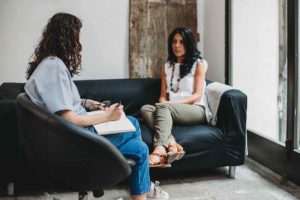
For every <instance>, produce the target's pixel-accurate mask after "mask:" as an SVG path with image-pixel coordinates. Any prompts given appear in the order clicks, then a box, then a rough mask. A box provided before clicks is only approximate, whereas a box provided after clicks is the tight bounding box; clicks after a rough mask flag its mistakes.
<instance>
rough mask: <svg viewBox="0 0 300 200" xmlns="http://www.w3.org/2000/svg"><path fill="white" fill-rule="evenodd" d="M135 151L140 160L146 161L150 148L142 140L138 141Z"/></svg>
mask: <svg viewBox="0 0 300 200" xmlns="http://www.w3.org/2000/svg"><path fill="white" fill-rule="evenodd" d="M134 151H135V153H136V156H137V157H138V158H139V160H145V159H147V158H148V155H149V148H148V146H147V145H146V144H145V142H143V141H142V140H137V141H136V145H135V148H134Z"/></svg>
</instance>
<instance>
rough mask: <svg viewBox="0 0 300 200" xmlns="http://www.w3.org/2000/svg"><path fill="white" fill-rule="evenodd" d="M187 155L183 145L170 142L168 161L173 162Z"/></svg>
mask: <svg viewBox="0 0 300 200" xmlns="http://www.w3.org/2000/svg"><path fill="white" fill-rule="evenodd" d="M184 155H185V151H184V150H183V147H182V146H181V145H180V144H178V143H176V142H175V141H174V142H170V144H169V146H168V153H167V163H172V162H174V161H175V160H180V159H181V158H182V157H183V156H184Z"/></svg>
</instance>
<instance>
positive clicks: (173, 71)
mask: <svg viewBox="0 0 300 200" xmlns="http://www.w3.org/2000/svg"><path fill="white" fill-rule="evenodd" d="M174 73H175V65H174V64H172V75H171V80H170V88H171V91H172V92H175V93H176V92H178V90H179V82H180V76H179V77H178V78H177V88H176V89H175V88H173V78H174Z"/></svg>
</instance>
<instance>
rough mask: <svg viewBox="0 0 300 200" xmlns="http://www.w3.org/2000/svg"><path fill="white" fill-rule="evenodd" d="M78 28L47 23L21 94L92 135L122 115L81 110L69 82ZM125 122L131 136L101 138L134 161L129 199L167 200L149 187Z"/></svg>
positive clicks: (68, 21)
mask: <svg viewBox="0 0 300 200" xmlns="http://www.w3.org/2000/svg"><path fill="white" fill-rule="evenodd" d="M81 26H82V24H81V21H80V20H79V19H78V18H77V17H76V16H74V15H71V14H67V13H57V14H55V15H54V16H53V17H52V18H51V19H50V20H49V21H48V24H47V26H46V27H45V29H44V32H43V35H42V38H41V41H40V42H39V44H38V46H37V47H36V49H35V52H34V55H33V61H31V62H30V63H29V66H28V69H27V79H28V81H27V83H26V84H25V91H26V93H27V94H28V96H29V97H30V99H31V100H32V101H33V103H35V104H37V105H38V106H40V107H42V108H44V109H46V110H48V111H49V112H51V113H55V114H57V115H59V116H61V117H63V118H65V119H66V120H69V121H71V122H73V123H74V124H77V125H79V126H82V127H84V128H86V129H88V130H89V131H91V132H92V133H96V130H95V128H94V127H93V125H95V124H99V123H102V122H105V121H113V120H118V119H119V118H120V117H121V114H122V113H123V106H122V105H117V104H114V105H111V106H110V107H108V108H107V109H106V110H105V112H103V113H101V114H97V115H87V113H86V110H85V108H84V107H83V106H82V104H81V102H82V100H81V99H80V96H79V92H78V90H77V87H76V86H75V84H74V82H73V80H72V79H71V78H72V77H73V76H74V75H75V74H78V73H79V72H80V70H81V54H80V52H81V44H80V41H79V35H80V29H81ZM94 103H95V101H92V100H84V106H88V107H90V106H93V105H94ZM96 103H98V102H96ZM128 118H129V120H130V121H131V122H132V124H133V125H134V126H135V128H136V131H135V132H130V133H122V134H113V135H105V136H104V137H105V138H106V139H108V140H109V141H110V142H111V143H112V144H113V145H115V146H116V147H117V148H118V149H119V151H120V152H121V153H122V154H123V155H124V156H125V157H128V158H132V159H134V160H135V161H136V165H135V166H133V167H132V173H131V178H130V180H131V181H130V189H131V195H132V199H134V200H145V199H168V194H167V193H166V192H164V191H162V190H160V189H159V188H158V186H157V185H154V184H152V185H150V176H149V164H148V147H147V146H146V144H145V143H144V142H143V141H142V139H141V131H140V127H139V123H138V121H137V120H136V119H135V118H133V117H128Z"/></svg>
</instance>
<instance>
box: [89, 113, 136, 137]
mask: <svg viewBox="0 0 300 200" xmlns="http://www.w3.org/2000/svg"><path fill="white" fill-rule="evenodd" d="M103 112H104V111H101V110H98V111H92V112H88V113H87V114H88V115H95V114H100V113H103ZM94 127H95V129H96V131H97V133H98V134H99V135H108V134H116V133H124V132H132V131H136V130H135V127H134V126H133V124H132V123H131V121H130V120H129V119H128V118H127V117H126V115H125V113H124V112H123V114H122V116H121V118H120V119H119V120H116V121H109V122H103V123H100V124H96V125H94Z"/></svg>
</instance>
